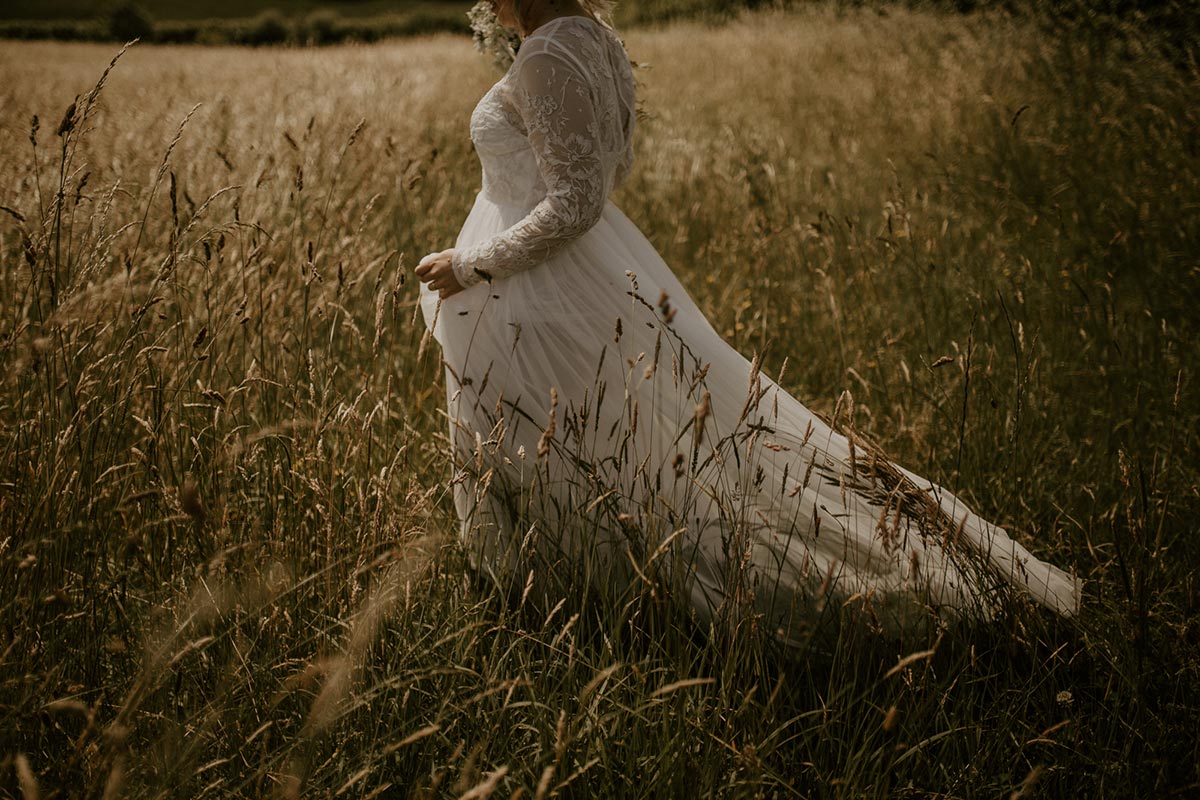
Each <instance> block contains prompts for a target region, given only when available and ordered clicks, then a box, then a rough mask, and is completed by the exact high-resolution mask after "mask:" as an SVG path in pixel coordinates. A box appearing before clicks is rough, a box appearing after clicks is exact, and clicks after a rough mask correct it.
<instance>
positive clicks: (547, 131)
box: [453, 17, 635, 288]
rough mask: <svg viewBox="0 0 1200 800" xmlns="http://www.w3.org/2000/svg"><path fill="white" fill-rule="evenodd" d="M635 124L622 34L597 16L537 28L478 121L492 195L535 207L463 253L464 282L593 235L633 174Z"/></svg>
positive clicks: (459, 262) (475, 135)
mask: <svg viewBox="0 0 1200 800" xmlns="http://www.w3.org/2000/svg"><path fill="white" fill-rule="evenodd" d="M634 118H635V113H634V85H633V71H632V69H631V67H630V63H629V56H628V55H627V54H626V53H625V49H624V47H623V46H622V45H621V42H620V40H619V39H617V37H616V34H614V33H613V32H612V31H611V30H610V29H608V28H606V27H604V26H603V25H601V24H600V23H598V22H596V21H595V20H593V19H591V18H589V17H560V18H558V19H555V20H552V21H551V22H549V23H547V24H546V25H543V26H542V27H541V28H539V29H538V30H537V31H535V32H534V33H533V35H532V36H530V37H529V38H528V39H527V40H526V41H525V42H524V43H523V44H522V45H521V50H520V52H519V53H518V55H517V59H516V61H514V62H513V65H512V67H511V68H510V69H509V71H508V73H507V74H506V75H505V76H504V78H502V79H501V80H500V82H499V83H497V84H496V85H495V86H494V87H492V89H491V91H489V92H488V93H487V94H485V95H484V97H483V99H482V100H480V101H479V105H478V106H476V108H475V111H474V113H473V114H472V115H471V140H472V141H473V142H474V144H475V149H476V151H477V152H478V154H479V158H480V162H481V164H482V166H483V192H484V193H485V194H486V195H487V196H488V197H489V198H491V199H492V200H494V201H496V202H498V203H504V204H508V205H514V206H521V207H523V208H529V209H530V211H529V213H528V214H526V215H525V217H524V218H523V219H521V220H520V221H519V222H517V223H516V224H515V225H513V226H512V227H510V228H508V229H507V230H505V231H502V232H500V233H499V234H497V235H496V236H494V237H492V238H491V239H489V240H487V241H484V242H481V243H479V244H477V245H475V246H473V247H470V248H467V249H465V250H460V251H457V253H456V256H455V258H454V260H453V267H454V272H455V275H456V276H457V278H458V282H459V283H460V284H461V285H462V286H463V287H464V288H465V287H468V286H472V285H474V284H477V283H480V282H482V281H484V280H496V279H499V278H503V277H506V276H508V275H512V274H514V273H517V272H520V271H522V270H525V269H529V268H530V267H533V266H535V265H537V264H540V263H541V262H543V261H545V260H546V259H547V258H549V257H551V256H552V255H554V254H555V253H557V252H558V251H559V250H560V249H561V248H562V247H563V246H564V245H566V244H567V243H568V242H570V241H572V240H573V239H576V238H578V237H579V236H582V235H583V234H585V233H587V231H588V230H590V229H591V227H592V226H593V225H595V224H596V222H597V221H598V220H599V219H600V214H601V212H602V211H603V210H604V204H605V202H606V201H607V199H608V195H609V194H610V193H611V192H612V190H613V189H614V188H615V187H616V186H618V185H619V184H620V183H621V181H623V180H624V179H625V176H626V175H628V174H629V170H630V167H631V166H632V163H633V126H634Z"/></svg>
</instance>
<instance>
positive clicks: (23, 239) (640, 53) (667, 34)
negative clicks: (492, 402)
mask: <svg viewBox="0 0 1200 800" xmlns="http://www.w3.org/2000/svg"><path fill="white" fill-rule="evenodd" d="M1119 33H1120V35H1112V31H1111V30H1109V31H1106V32H1105V35H1103V36H1099V35H1096V34H1095V33H1094V31H1092V30H1090V29H1088V28H1087V27H1083V26H1081V27H1078V28H1071V29H1058V30H1051V29H1049V28H1047V27H1044V26H1037V25H1034V24H1032V23H1031V22H1030V21H1029V20H1018V19H1013V18H1009V17H1006V16H1003V15H992V14H974V15H956V14H939V13H934V12H930V11H906V10H902V9H893V10H891V11H889V12H886V13H881V12H877V11H874V10H864V9H859V10H845V9H838V8H836V7H832V6H830V7H826V6H819V7H810V8H806V9H804V10H798V11H793V12H788V13H776V12H763V13H758V14H752V15H746V16H742V17H739V18H738V19H736V20H733V21H730V22H729V23H727V24H725V25H722V26H719V27H712V26H702V25H698V24H692V23H683V22H681V23H675V24H672V25H670V26H667V27H661V28H648V29H640V30H631V31H629V32H628V33H627V34H626V41H627V45H628V49H629V51H630V54H631V56H632V58H633V59H634V60H635V61H636V62H638V63H639V64H641V65H643V67H644V68H643V69H639V70H638V71H637V75H638V80H639V85H640V92H641V99H642V103H643V106H644V109H643V110H644V118H643V119H642V120H641V123H640V129H639V134H638V162H637V166H636V167H635V171H634V174H633V176H632V177H631V179H630V180H629V181H628V182H627V183H626V184H625V185H624V186H622V187H621V189H620V190H619V191H618V193H617V194H616V196H615V198H614V199H615V201H616V202H617V204H618V205H619V206H620V207H621V208H622V209H623V210H624V211H625V213H626V214H627V215H628V216H629V217H630V218H631V219H632V220H634V221H635V222H636V223H637V224H638V225H639V226H640V227H641V228H642V230H643V231H644V232H645V233H646V234H647V236H648V237H649V238H650V239H651V240H652V241H653V242H654V244H655V245H656V247H658V249H659V250H660V252H661V253H662V254H663V255H664V257H665V258H666V260H667V261H668V263H670V264H672V265H673V266H674V267H675V269H676V271H677V274H678V275H679V276H680V277H681V279H682V281H683V283H684V284H685V285H686V286H687V287H688V288H689V290H690V291H691V293H692V295H693V297H694V298H695V299H696V301H697V302H698V303H699V305H700V306H701V307H702V308H703V309H705V311H706V312H707V313H708V314H709V315H710V318H711V319H712V320H713V322H714V325H715V326H716V328H717V329H718V330H719V331H721V332H722V334H723V335H724V336H725V337H726V338H727V339H728V340H729V341H730V342H731V343H732V344H734V345H735V346H736V347H738V348H739V349H740V350H742V351H743V352H745V353H748V354H749V353H752V352H755V353H759V354H761V357H762V363H763V369H764V371H765V372H766V373H767V374H770V375H776V374H779V373H780V370H781V369H782V367H783V363H784V359H785V358H786V359H787V364H788V366H787V369H786V372H785V373H784V374H783V378H782V383H783V385H784V386H785V387H786V388H787V389H788V390H789V391H791V392H792V393H793V394H795V395H796V396H798V397H799V398H801V399H802V400H803V401H804V402H806V403H807V404H808V405H810V406H811V407H812V408H814V409H816V410H818V411H821V412H824V413H830V412H832V411H833V410H834V406H835V403H836V402H837V400H838V398H839V397H840V396H841V395H842V394H843V392H845V391H849V392H851V393H852V394H853V397H854V401H855V402H854V407H855V409H856V410H855V417H854V424H855V426H857V428H858V429H859V430H861V431H863V433H864V434H866V435H869V436H870V437H872V438H873V439H875V440H876V441H878V442H879V443H880V444H881V445H882V446H883V447H885V448H886V449H887V450H888V451H889V452H890V453H891V454H892V455H893V456H894V457H895V458H897V459H898V460H899V461H901V462H902V463H904V464H905V465H906V466H909V467H910V468H912V469H914V470H916V471H917V472H919V473H920V474H923V475H928V476H930V477H931V478H934V479H936V480H938V481H939V482H940V483H942V484H945V485H947V486H950V487H952V488H953V489H954V490H955V491H956V492H958V493H959V494H960V496H962V497H963V498H964V499H966V500H967V501H968V502H969V503H970V504H972V505H973V506H974V507H975V508H976V509H977V510H979V511H980V512H981V514H982V515H983V516H985V517H987V518H990V519H994V520H996V521H997V522H1000V523H1002V524H1004V525H1005V526H1006V527H1007V528H1008V529H1009V530H1011V531H1013V532H1015V535H1017V536H1018V537H1019V538H1020V539H1021V541H1023V542H1024V543H1025V544H1026V545H1028V546H1029V547H1030V548H1031V549H1032V550H1033V551H1034V552H1035V553H1037V554H1038V555H1039V556H1041V557H1043V558H1046V559H1048V560H1051V561H1053V562H1055V563H1058V564H1060V565H1063V566H1067V567H1070V568H1071V569H1073V570H1075V571H1076V572H1077V573H1078V574H1079V575H1080V576H1081V577H1083V578H1084V580H1085V581H1086V584H1085V601H1084V610H1083V612H1082V614H1081V615H1080V616H1079V617H1078V618H1076V619H1073V620H1060V619H1055V618H1053V617H1051V616H1050V615H1049V614H1047V613H1043V612H1037V611H1026V612H1023V613H1019V614H1012V615H1006V616H1002V617H1001V618H1000V619H998V620H997V621H995V622H994V623H992V624H980V625H967V626H959V627H952V628H949V629H946V630H940V631H931V632H929V634H928V636H926V637H915V638H912V639H908V640H905V641H899V642H897V641H892V640H888V639H886V638H883V637H879V636H872V635H871V634H870V633H869V632H865V631H863V630H861V629H859V628H856V627H854V626H847V627H846V628H844V629H839V630H838V631H836V632H835V633H834V634H833V639H832V642H831V643H829V644H828V645H827V646H826V645H822V646H820V647H814V648H813V650H812V652H811V653H810V654H809V656H808V657H807V658H805V659H804V660H802V661H795V660H787V659H780V658H777V657H774V656H773V655H772V653H771V652H770V651H769V650H764V649H763V648H761V647H760V646H758V644H757V643H756V642H755V641H753V640H742V639H739V638H738V637H736V636H735V637H719V638H718V640H717V641H716V643H710V642H706V641H705V640H704V639H703V638H697V637H695V636H689V635H686V634H685V633H683V632H680V631H675V630H673V629H671V628H670V627H669V626H668V627H667V628H666V629H664V630H657V631H654V632H653V635H639V632H638V631H636V630H634V631H631V630H629V629H628V628H627V627H624V626H623V624H622V623H618V622H613V616H612V615H611V614H610V613H609V612H610V611H611V609H606V608H603V607H601V608H592V607H588V605H587V602H588V600H587V598H586V597H585V598H582V599H580V600H579V602H578V603H576V604H572V605H569V606H566V607H563V606H554V607H552V608H550V609H548V610H547V609H542V608H540V607H533V606H518V607H512V606H510V605H506V604H505V603H502V602H500V601H499V600H498V599H497V598H496V597H493V596H491V595H489V594H488V593H487V592H484V591H481V590H480V589H479V588H478V587H477V586H475V585H474V584H473V583H472V581H471V580H470V579H469V578H468V577H467V574H466V570H465V569H464V557H463V554H462V552H461V550H460V548H459V546H458V544H457V542H456V539H455V532H456V530H457V519H456V517H455V512H454V509H453V506H452V504H451V500H450V488H449V482H450V479H451V475H452V470H451V465H450V462H449V460H448V454H447V450H448V443H447V435H446V432H447V421H446V418H445V414H444V403H445V384H444V382H443V380H444V379H443V373H442V367H441V364H440V361H439V355H438V348H437V345H436V342H434V341H432V340H431V339H430V338H429V336H428V335H427V334H426V331H425V327H424V324H423V322H422V320H421V317H420V313H419V309H418V307H417V284H416V282H415V280H414V277H413V275H412V268H413V267H414V266H415V264H416V262H417V260H418V259H419V258H420V257H421V256H422V255H424V254H425V253H427V252H429V251H432V250H440V249H442V248H444V247H447V246H450V245H451V244H453V241H454V237H455V234H456V232H457V230H458V226H459V225H460V223H461V221H462V219H463V218H464V216H465V214H466V212H467V210H468V209H469V207H470V204H471V202H472V200H473V197H474V193H475V191H476V190H477V189H478V185H479V174H478V165H477V162H476V160H475V158H474V155H473V152H472V149H471V143H470V140H469V138H468V136H467V120H468V117H469V114H470V111H471V109H472V107H473V105H474V103H475V102H476V101H477V99H478V98H479V96H480V95H481V94H482V93H483V92H484V91H486V89H487V88H488V87H489V86H490V84H491V82H492V81H493V80H494V79H495V78H496V77H497V76H496V74H495V73H494V72H493V71H492V69H491V67H490V66H489V64H488V63H487V62H486V60H485V59H483V58H481V57H479V56H477V55H476V54H475V53H474V52H473V51H472V50H471V46H470V43H469V41H468V40H466V39H465V38H463V37H456V36H450V35H438V36H430V37H422V38H415V39H411V40H405V41H402V42H400V41H394V42H385V43H380V44H375V45H372V46H333V47H328V48H322V49H320V50H308V49H257V50H250V49H238V48H218V47H202V46H192V47H172V46H146V45H140V44H139V45H135V46H133V47H131V48H129V49H128V50H127V51H125V52H123V53H121V54H120V55H119V57H117V56H118V54H117V48H115V47H112V46H108V45H103V44H63V43H7V44H6V45H5V47H4V48H3V50H0V73H2V74H4V75H5V81H4V83H3V86H2V87H0V97H2V98H3V102H0V376H2V377H0V585H2V586H3V587H4V589H3V594H2V595H0V718H2V720H3V725H2V726H0V731H2V732H0V770H2V772H0V775H2V777H0V795H5V796H23V797H26V798H30V797H76V796H78V797H83V796H88V797H92V796H96V797H106V798H108V797H125V796H128V797H164V798H165V797H227V796H239V797H241V796H245V797H262V796H267V795H272V796H281V797H300V796H306V797H363V798H366V797H392V796H400V797H442V796H449V797H471V798H482V797H488V796H492V797H510V796H511V797H527V798H544V797H554V796H561V797H691V796H706V797H707V796H714V797H831V798H832V797H847V798H858V797H954V798H959V797H963V798H974V797H989V798H994V797H1012V798H1016V797H1037V796H1044V797H1062V796H1085V797H1168V796H1180V797H1183V796H1188V795H1189V794H1193V793H1195V792H1197V791H1200V773H1198V771H1197V766H1196V765H1197V763H1200V752H1198V751H1197V743H1196V740H1195V737H1194V734H1195V731H1196V728H1197V724H1198V722H1200V614H1198V612H1200V593H1198V591H1200V586H1198V579H1200V576H1198V575H1197V567H1198V565H1200V543H1198V541H1197V538H1196V535H1195V534H1196V519H1197V518H1198V515H1200V477H1198V475H1200V471H1198V469H1197V468H1198V466H1200V400H1198V392H1200V387H1198V386H1197V377H1198V372H1197V369H1198V367H1200V355H1198V352H1197V342H1198V341H1200V331H1198V330H1197V328H1198V327H1200V315H1198V314H1197V312H1196V308H1197V307H1198V304H1200V213H1198V212H1200V149H1198V148H1200V145H1198V142H1200V137H1198V136H1197V132H1198V130H1200V103H1197V102H1196V98H1197V88H1198V85H1197V84H1198V75H1197V72H1196V69H1195V65H1194V63H1192V64H1189V63H1187V62H1183V63H1181V62H1180V61H1179V60H1177V59H1170V58H1165V57H1163V56H1162V55H1160V54H1159V52H1158V50H1157V48H1156V41H1155V39H1154V37H1153V35H1152V34H1147V33H1145V32H1140V31H1138V30H1137V29H1134V28H1128V29H1123V30H1121V31H1119ZM573 609H574V610H573Z"/></svg>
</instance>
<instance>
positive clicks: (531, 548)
mask: <svg viewBox="0 0 1200 800" xmlns="http://www.w3.org/2000/svg"><path fill="white" fill-rule="evenodd" d="M634 119H635V113H634V84H633V77H632V74H631V70H630V63H629V58H628V56H627V55H626V53H625V50H624V48H623V47H622V45H621V43H620V41H619V39H618V38H617V37H616V35H615V34H614V33H613V32H612V31H611V30H610V29H608V28H607V27H605V26H603V25H601V24H600V23H598V22H596V21H594V20H592V19H590V18H585V17H564V18H560V19H557V20H554V21H552V22H550V23H548V24H547V25H545V26H543V27H541V28H539V29H538V30H537V31H535V32H534V34H533V35H531V36H530V37H529V38H527V39H526V41H525V42H524V43H523V44H522V46H521V48H520V52H519V54H518V56H517V58H516V60H515V61H514V63H513V65H512V68H511V69H510V70H509V72H508V73H507V74H506V75H505V76H504V78H503V79H502V80H500V82H499V83H497V84H496V85H495V86H494V87H493V88H492V89H491V90H490V91H489V92H488V93H487V94H486V95H485V96H484V97H483V99H482V100H481V101H480V103H479V105H478V107H477V108H476V109H475V112H474V114H473V115H472V117H471V138H472V140H473V141H474V144H475V148H476V150H477V152H478V154H479V159H480V161H481V163H482V167H483V187H482V190H481V191H480V192H479V195H478V197H477V198H476V201H475V204H474V207H473V208H472V210H471V212H470V214H469V216H468V217H467V220H466V222H465V223H464V225H463V227H462V231H461V233H460V235H459V237H458V241H457V242H456V248H457V250H458V256H457V258H456V259H455V260H454V262H453V265H454V269H455V272H456V274H457V275H458V277H459V280H460V282H461V283H462V284H463V285H464V286H467V287H468V288H467V289H466V290H465V291H463V292H460V293H458V294H456V295H453V296H452V297H450V298H447V299H446V300H439V298H438V295H437V293H436V292H431V291H429V290H428V288H427V287H425V286H422V290H421V306H422V311H423V314H424V318H425V321H426V324H427V325H428V326H429V328H430V330H431V331H432V333H433V336H434V337H435V338H436V339H437V341H438V342H439V343H440V345H441V347H442V355H443V360H444V364H445V369H446V385H447V400H448V404H447V405H448V414H449V421H450V439H451V443H452V446H453V455H454V459H455V464H456V467H457V469H456V474H455V478H454V482H453V483H454V499H455V505H456V508H457V511H458V514H459V516H460V519H461V522H462V537H463V540H464V542H465V543H466V545H467V547H468V551H469V553H470V554H471V557H472V560H473V561H474V563H475V565H476V566H477V567H478V568H479V569H480V570H481V571H482V572H483V573H485V574H487V575H490V576H492V577H494V578H495V579H496V580H497V581H500V582H502V583H506V584H510V585H512V584H515V585H516V586H517V588H518V589H520V587H521V586H525V585H534V584H536V585H542V586H544V585H548V584H549V583H551V582H553V581H558V582H560V583H568V582H581V581H582V582H587V583H589V584H591V585H592V586H593V587H595V588H596V589H597V590H598V591H602V592H605V593H608V594H611V595H613V596H617V597H619V596H620V595H621V594H622V593H627V592H629V591H642V590H646V589H647V588H649V587H655V588H656V589H657V588H659V587H664V586H669V587H672V590H673V591H674V592H675V595H674V596H675V598H676V599H677V600H678V601H680V602H682V603H685V604H686V605H687V606H688V607H690V609H691V610H692V611H693V612H694V615H695V617H696V619H697V620H698V622H699V623H700V624H701V625H706V624H711V623H719V622H720V621H721V620H728V619H729V618H730V609H745V608H750V609H751V610H752V611H753V613H754V614H755V615H756V616H757V618H758V619H759V620H761V621H763V624H765V625H766V627H767V629H768V630H770V631H771V632H772V633H773V634H774V635H776V636H777V637H778V638H779V639H780V640H781V641H784V642H794V641H799V640H801V639H802V638H803V636H804V635H805V632H806V631H809V630H811V627H812V626H813V625H814V624H816V623H817V620H818V618H819V617H820V615H821V614H822V613H823V611H824V610H827V609H829V608H831V607H832V608H839V607H841V606H843V605H844V604H846V603H847V602H848V601H851V600H858V601H861V603H860V605H861V607H862V608H863V610H864V613H866V614H868V615H869V616H870V617H871V618H872V619H876V620H878V621H879V623H880V625H881V627H883V628H884V629H886V630H889V631H902V630H904V629H905V628H906V627H907V626H909V625H910V624H913V623H914V622H916V621H921V620H924V621H927V620H928V618H929V616H930V615H929V610H930V609H933V610H934V611H935V612H936V613H939V614H941V615H943V616H945V615H947V614H950V615H971V616H982V617H987V616H989V615H990V614H991V613H992V612H993V611H994V610H995V609H996V608H998V607H999V606H1000V603H1001V600H1002V596H1004V595H1007V594H1010V593H1011V592H1012V590H1013V589H1016V590H1017V593H1018V594H1024V595H1026V596H1028V597H1030V598H1032V599H1034V600H1036V601H1037V602H1039V603H1041V604H1044V605H1046V606H1048V607H1050V608H1052V609H1055V610H1057V611H1059V612H1061V613H1064V614H1070V613H1074V612H1075V611H1076V610H1077V609H1078V607H1079V599H1080V595H1079V591H1080V589H1079V582H1078V581H1077V580H1076V579H1075V578H1074V577H1073V576H1072V575H1070V574H1069V573H1066V572H1064V571H1063V570H1060V569H1058V568H1057V567H1054V566H1052V565H1050V564H1047V563H1044V562H1042V561H1039V560H1038V559H1037V558H1035V557H1034V556H1033V555H1031V554H1030V552H1029V551H1028V550H1027V549H1026V548H1025V547H1023V546H1022V545H1021V544H1019V543H1018V542H1016V541H1015V540H1013V539H1012V538H1011V537H1010V536H1009V535H1008V534H1007V533H1006V532H1005V531H1004V530H1003V529H1001V528H999V527H997V526H994V525H992V524H990V523H988V522H986V521H984V520H983V519H981V518H979V517H978V516H976V515H975V514H974V513H973V512H972V511H971V510H970V509H968V508H967V507H966V506H964V505H963V504H962V503H961V502H960V501H959V500H958V499H957V498H956V497H955V496H954V495H953V494H951V493H950V492H948V491H946V490H945V489H943V488H942V487H940V486H937V485H934V484H932V483H931V482H929V481H927V480H925V479H922V478H920V477H918V476H916V475H914V474H912V473H910V472H907V471H905V470H903V469H901V468H899V467H896V466H895V465H893V464H891V463H890V462H888V463H886V464H881V462H879V461H878V458H877V456H876V455H874V454H872V452H871V451H869V450H868V449H867V448H866V447H864V446H863V445H862V443H858V445H857V447H856V445H855V443H854V442H853V441H852V440H851V439H848V438H847V437H846V436H844V435H843V434H842V433H839V432H838V431H836V430H834V429H833V428H831V426H830V425H829V424H827V423H826V422H825V421H824V420H822V419H821V418H819V417H818V416H816V415H814V414H813V413H812V412H810V411H809V410H808V409H807V408H805V406H804V405H803V404H801V403H800V402H799V401H798V400H796V399H795V398H794V397H792V396H791V395H789V394H788V393H787V392H786V391H784V390H783V389H781V388H780V387H779V386H778V385H777V384H776V383H775V382H774V381H772V380H770V379H769V378H767V377H766V376H764V375H762V374H760V373H759V370H758V368H757V364H756V363H753V362H751V361H750V360H747V359H746V358H745V357H743V356H742V355H741V354H740V353H738V352H737V351H736V350H734V349H733V348H732V347H730V346H729V345H728V344H727V343H726V342H725V341H724V340H723V339H722V338H721V336H720V335H719V334H718V333H717V332H716V331H715V330H714V329H713V328H712V326H711V325H710V324H709V322H708V321H707V319H706V318H705V316H704V314H703V313H702V312H701V310H700V309H699V308H698V307H697V305H696V304H695V303H694V302H693V301H692V299H691V298H690V297H689V296H688V293H687V292H686V290H685V289H684V287H683V286H682V285H681V284H680V282H679V281H678V280H677V279H676V277H675V275H674V274H673V273H672V271H671V270H670V268H669V267H668V266H667V265H666V264H665V263H664V262H663V260H662V259H661V258H660V257H659V255H658V253H657V252H656V251H655V249H654V248H653V246H651V244H650V243H649V242H648V241H647V240H646V238H645V237H644V236H643V235H642V234H641V232H640V231H639V230H638V229H637V228H636V227H635V226H634V225H633V224H632V223H631V222H630V221H629V220H628V219H627V218H626V217H625V216H624V215H623V214H622V213H621V212H620V211H619V210H618V209H617V208H616V207H615V206H614V205H613V204H612V203H611V202H610V201H609V200H608V199H607V198H608V195H609V193H610V192H611V191H612V189H613V188H614V187H615V186H617V185H618V184H619V183H620V182H621V180H622V179H623V178H624V177H625V176H626V175H627V174H628V172H629V170H630V167H631V164H632V139H633V128H634ZM808 357H813V354H811V353H810V354H808ZM816 357H820V354H816ZM889 475H891V478H890V479H889V478H888V476H889ZM931 509H932V512H933V513H935V515H940V516H941V519H942V520H943V521H944V522H945V524H943V525H941V526H940V528H939V526H937V525H930V524H929V519H930V513H931ZM922 510H924V511H923V514H922V513H919V512H922ZM831 601H832V602H831ZM855 607H858V606H855Z"/></svg>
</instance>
